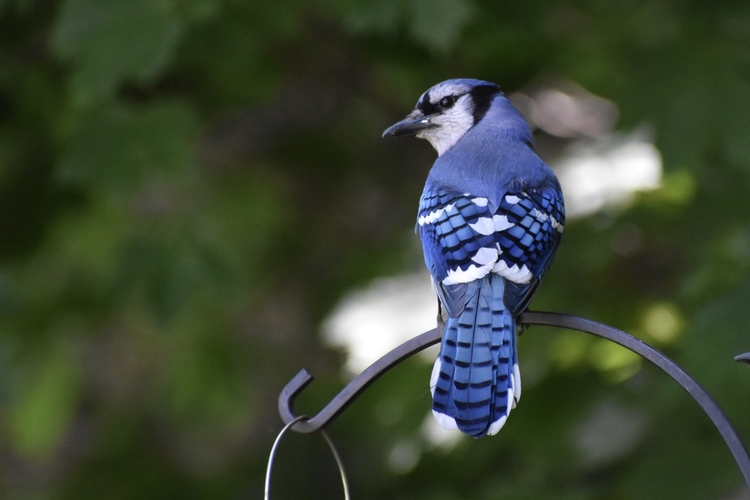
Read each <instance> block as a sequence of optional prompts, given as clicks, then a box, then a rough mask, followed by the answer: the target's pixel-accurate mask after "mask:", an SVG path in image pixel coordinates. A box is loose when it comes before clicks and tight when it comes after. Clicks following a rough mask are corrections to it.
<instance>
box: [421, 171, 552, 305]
mask: <svg viewBox="0 0 750 500" xmlns="http://www.w3.org/2000/svg"><path fill="white" fill-rule="evenodd" d="M564 224H565V213H564V209H563V200H562V193H561V192H560V189H559V187H558V186H556V185H545V186H543V187H541V188H538V189H532V188H526V189H525V190H519V191H517V192H508V193H506V194H505V195H504V196H502V198H501V199H500V200H499V203H498V204H497V207H496V208H495V209H493V208H492V207H491V205H490V202H489V199H488V198H486V197H482V196H474V195H471V194H468V193H455V192H451V191H449V190H446V189H440V188H437V189H426V190H425V192H424V193H423V195H422V199H421V201H420V209H419V217H418V220H417V227H418V230H419V232H420V236H421V238H422V246H423V250H424V255H425V261H426V263H427V267H428V269H429V270H430V273H431V274H432V276H433V279H434V281H435V284H436V289H437V291H438V295H439V296H440V299H441V302H442V303H443V305H444V307H445V308H446V311H447V312H448V313H449V315H450V316H453V317H455V316H457V315H458V314H459V313H460V312H461V310H462V309H463V306H464V302H465V300H464V299H465V298H464V294H465V291H466V284H467V283H470V282H472V281H474V280H477V279H480V278H483V277H484V276H486V275H488V274H489V273H495V274H498V275H500V276H502V277H504V278H505V279H506V280H507V281H508V282H509V283H508V284H509V286H508V287H507V288H506V297H505V302H506V307H508V309H509V310H511V311H513V312H514V313H518V312H521V310H522V308H524V307H525V306H526V305H527V304H528V301H529V300H531V296H532V295H533V293H534V292H535V290H536V287H537V285H538V283H539V281H540V280H541V278H542V277H543V275H544V273H545V272H546V270H547V269H548V268H549V265H550V264H551V261H552V257H553V256H554V253H555V250H556V249H557V246H558V245H559V243H560V237H561V234H562V231H563V228H564Z"/></svg>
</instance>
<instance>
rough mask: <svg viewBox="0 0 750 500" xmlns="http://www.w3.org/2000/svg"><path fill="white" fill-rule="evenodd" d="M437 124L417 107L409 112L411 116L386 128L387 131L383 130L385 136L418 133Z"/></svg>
mask: <svg viewBox="0 0 750 500" xmlns="http://www.w3.org/2000/svg"><path fill="white" fill-rule="evenodd" d="M435 126H436V125H434V124H433V123H430V121H429V120H428V119H427V118H426V117H425V115H424V114H423V113H422V112H421V111H419V110H418V109H415V110H414V111H412V112H411V113H410V114H409V116H407V117H406V118H404V119H403V120H401V121H400V122H398V123H394V124H393V125H391V126H390V127H388V128H387V129H385V132H383V137H398V136H400V135H412V134H416V133H417V132H419V131H420V130H425V129H428V128H433V127H435Z"/></svg>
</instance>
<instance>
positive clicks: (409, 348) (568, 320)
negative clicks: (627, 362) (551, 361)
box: [279, 311, 750, 486]
mask: <svg viewBox="0 0 750 500" xmlns="http://www.w3.org/2000/svg"><path fill="white" fill-rule="evenodd" d="M518 323H519V324H522V325H545V326H554V327H558V328H568V329H571V330H578V331H581V332H585V333H589V334H591V335H596V336H598V337H602V338H605V339H607V340H610V341H612V342H615V343H616V344H619V345H621V346H623V347H625V348H626V349H630V350H631V351H633V352H634V353H636V354H638V355H640V356H642V357H643V358H645V359H647V360H648V361H650V362H651V363H653V364H654V365H656V366H657V367H659V368H660V369H661V370H662V371H664V372H665V373H666V374H667V375H669V376H670V377H672V378H673V379H674V380H675V381H676V382H677V383H678V384H680V386H681V387H682V388H683V389H685V390H686V391H687V392H688V394H690V396H691V397H692V398H693V399H694V400H695V401H696V403H698V405H700V407H701V408H702V409H703V411H704V412H705V413H706V415H708V417H709V418H710V419H711V422H713V424H714V426H716V429H717V430H718V431H719V433H720V434H721V437H722V438H723V439H724V442H726V444H727V446H728V447H729V450H730V451H731V452H732V455H733V456H734V459H735V461H736V462H737V465H738V466H739V468H740V471H741V472H742V475H743V477H744V478H745V483H747V485H748V486H750V456H748V452H747V449H746V448H745V446H744V444H743V443H742V440H740V438H739V435H738V434H737V432H736V431H735V429H734V427H732V424H731V423H730V422H729V419H728V418H727V417H726V415H724V412H722V411H721V409H720V408H719V406H718V405H717V404H716V403H715V402H714V401H713V400H712V399H711V397H710V396H709V395H708V393H706V391H705V390H703V388H702V387H701V386H700V385H698V383H697V382H696V381H695V380H693V378H691V377H690V376H689V375H688V374H687V373H686V372H685V371H684V370H683V369H682V368H680V367H679V366H678V365H677V364H676V363H675V362H674V361H672V360H671V359H669V358H668V357H666V356H665V355H664V354H662V353H661V352H659V351H658V350H656V349H654V348H653V347H651V346H650V345H648V344H646V343H645V342H642V341H640V340H638V339H637V338H635V337H633V336H632V335H629V334H627V333H625V332H623V331H622V330H618V329H616V328H612V327H611V326H608V325H604V324H602V323H597V322H595V321H591V320H589V319H585V318H579V317H576V316H569V315H566V314H556V313H548V312H531V311H527V312H525V313H523V314H521V316H520V317H519V318H518ZM441 336H442V329H440V328H435V329H433V330H430V331H428V332H425V333H423V334H421V335H418V336H417V337H414V338H413V339H411V340H409V341H407V342H405V343H403V344H401V345H400V346H398V347H397V348H395V349H393V350H392V351H390V352H389V353H387V354H386V355H384V356H383V357H382V358H380V359H379V360H377V361H376V362H375V363H373V364H372V365H370V366H369V367H368V368H367V369H365V370H364V371H363V372H362V373H360V374H359V375H357V376H356V377H355V378H354V379H353V380H352V381H351V382H350V383H349V384H348V385H347V386H346V387H344V389H342V390H341V392H339V393H338V395H336V397H334V398H333V400H331V402H330V403H328V404H327V405H326V406H325V408H323V409H322V410H321V411H320V412H319V413H318V414H317V415H315V416H314V417H309V418H304V419H303V420H301V421H299V422H297V423H296V424H295V425H294V426H293V427H292V428H291V429H292V430H294V431H296V432H303V433H310V432H315V431H317V430H319V429H323V428H324V427H325V426H327V425H328V424H330V423H331V422H332V421H333V420H334V419H335V418H336V417H337V416H338V415H339V414H340V413H341V412H342V411H344V410H345V409H346V407H347V406H349V405H350V404H351V403H352V402H353V401H354V400H355V399H356V398H357V397H358V396H359V395H360V394H362V392H363V391H364V390H365V389H367V387H369V385H370V384H372V383H373V382H375V380H377V379H378V378H380V377H381V376H382V375H384V374H385V373H386V372H387V371H388V370H390V369H391V368H393V367H394V366H396V365H397V364H398V363H400V362H401V361H403V360H404V359H406V358H408V357H409V356H412V355H414V354H416V353H417V352H419V351H422V350H424V349H426V348H427V347H429V346H431V345H433V344H436V343H438V342H439V341H440V338H441ZM734 359H735V360H736V361H743V362H747V363H750V353H746V354H741V355H739V356H737V357H735V358H734ZM312 380H313V376H312V375H311V374H310V373H309V372H308V371H307V370H305V369H302V370H301V371H300V372H299V373H297V375H296V376H295V377H294V378H293V379H292V380H291V381H290V382H289V383H288V384H287V385H286V387H284V389H283V390H282V391H281V394H280V395H279V414H280V415H281V419H282V420H283V421H284V423H285V424H288V423H289V422H291V421H293V420H294V419H296V418H298V416H297V415H296V413H295V412H294V410H293V405H294V399H295V398H296V396H297V395H298V394H299V393H300V392H301V391H302V390H303V389H304V388H305V387H307V385H308V384H309V383H310V382H312Z"/></svg>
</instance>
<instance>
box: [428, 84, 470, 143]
mask: <svg viewBox="0 0 750 500" xmlns="http://www.w3.org/2000/svg"><path fill="white" fill-rule="evenodd" d="M454 87H455V86H447V87H445V88H433V89H432V90H431V91H430V102H433V103H438V102H440V100H441V99H442V98H443V97H447V96H451V95H457V93H458V92H459V91H462V92H466V91H467V89H463V88H462V89H458V88H454ZM427 119H428V120H429V122H430V123H432V124H433V125H436V126H435V127H433V128H428V129H424V130H420V131H419V132H417V137H419V138H421V139H427V140H428V141H429V142H430V144H432V147H433V148H435V150H436V151H437V153H438V156H440V155H442V154H443V153H445V152H446V151H448V150H449V149H450V148H452V147H453V146H455V144H456V143H457V142H458V141H459V140H460V139H461V138H462V137H463V136H464V134H466V132H468V131H469V130H470V129H471V127H473V126H474V102H473V101H472V99H471V96H470V95H469V94H463V95H461V96H460V97H459V98H458V99H457V100H456V102H455V104H454V105H453V106H452V107H451V108H450V109H447V110H445V111H443V112H441V113H438V114H434V115H430V116H429V117H428V118H427Z"/></svg>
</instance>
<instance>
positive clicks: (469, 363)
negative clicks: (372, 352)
mask: <svg viewBox="0 0 750 500" xmlns="http://www.w3.org/2000/svg"><path fill="white" fill-rule="evenodd" d="M504 293H505V280H504V279H503V278H502V277H501V276H498V275H496V274H492V273H491V274H489V275H487V276H485V277H484V278H482V279H479V280H476V281H473V282H471V283H469V288H468V290H467V293H466V297H467V301H466V304H465V307H464V309H463V311H462V312H461V313H460V315H459V316H458V317H455V318H453V317H451V318H448V320H447V321H446V324H445V332H444V333H443V341H442V344H441V347H440V354H439V355H438V359H437V360H436V361H435V367H434V369H433V372H432V378H431V380H430V387H431V390H432V396H433V402H432V411H433V414H434V415H435V418H436V419H437V420H438V422H439V423H440V425H441V426H442V427H443V428H445V429H459V430H460V431H461V432H463V433H465V434H468V435H470V436H473V437H477V438H478V437H482V436H484V435H486V434H489V435H493V434H496V433H497V432H498V431H499V430H500V429H501V428H502V426H503V425H504V424H505V421H506V419H507V418H508V414H509V413H510V410H511V409H512V408H514V407H515V404H516V401H517V400H518V398H519V397H520V394H521V379H520V374H519V371H518V356H517V353H516V327H515V319H514V318H513V315H512V314H511V313H510V311H508V310H507V309H506V308H505V305H504V304H503V295H504Z"/></svg>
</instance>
